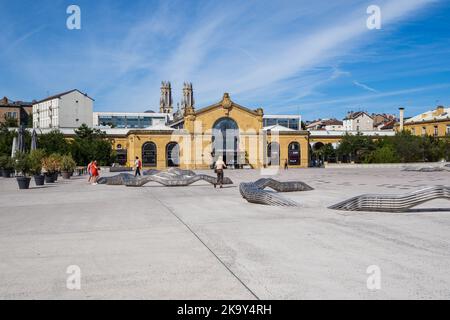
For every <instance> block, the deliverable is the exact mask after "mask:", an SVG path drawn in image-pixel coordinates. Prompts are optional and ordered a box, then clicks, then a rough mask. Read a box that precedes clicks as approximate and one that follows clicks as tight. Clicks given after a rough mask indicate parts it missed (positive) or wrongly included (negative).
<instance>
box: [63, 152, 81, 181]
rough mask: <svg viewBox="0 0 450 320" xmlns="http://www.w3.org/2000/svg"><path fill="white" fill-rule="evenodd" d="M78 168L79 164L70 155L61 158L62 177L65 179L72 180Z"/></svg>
mask: <svg viewBox="0 0 450 320" xmlns="http://www.w3.org/2000/svg"><path fill="white" fill-rule="evenodd" d="M76 167H77V164H76V162H75V160H73V158H72V157H71V156H70V155H65V156H62V157H61V175H62V177H63V179H70V177H71V176H72V173H73V171H74V170H75V168H76Z"/></svg>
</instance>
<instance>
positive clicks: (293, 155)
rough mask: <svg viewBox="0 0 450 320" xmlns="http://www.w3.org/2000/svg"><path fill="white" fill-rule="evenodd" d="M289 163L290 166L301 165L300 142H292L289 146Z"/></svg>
mask: <svg viewBox="0 0 450 320" xmlns="http://www.w3.org/2000/svg"><path fill="white" fill-rule="evenodd" d="M288 163H289V165H290V166H299V165H300V143H298V142H291V143H290V144H289V147H288Z"/></svg>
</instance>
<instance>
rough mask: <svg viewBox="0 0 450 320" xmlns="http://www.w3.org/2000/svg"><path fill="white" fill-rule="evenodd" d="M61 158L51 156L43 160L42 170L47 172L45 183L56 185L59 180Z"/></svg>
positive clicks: (55, 155) (54, 155) (56, 155)
mask: <svg viewBox="0 0 450 320" xmlns="http://www.w3.org/2000/svg"><path fill="white" fill-rule="evenodd" d="M60 159H61V157H60V155H58V154H51V155H50V156H48V157H45V158H43V159H42V169H43V171H44V172H45V182H46V183H54V182H55V181H56V179H57V178H58V171H59V168H60V163H61V160H60Z"/></svg>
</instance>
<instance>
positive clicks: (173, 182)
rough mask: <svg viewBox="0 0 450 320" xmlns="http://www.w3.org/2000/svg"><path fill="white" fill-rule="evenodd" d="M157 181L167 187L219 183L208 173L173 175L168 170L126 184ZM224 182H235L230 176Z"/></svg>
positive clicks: (131, 185) (136, 185)
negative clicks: (196, 183) (202, 182)
mask: <svg viewBox="0 0 450 320" xmlns="http://www.w3.org/2000/svg"><path fill="white" fill-rule="evenodd" d="M152 181H153V182H157V183H159V184H162V185H164V186H166V187H184V186H188V185H191V184H193V183H195V182H197V181H206V182H209V183H211V184H216V183H217V178H215V177H211V176H208V175H206V174H196V175H194V176H187V175H173V174H172V175H171V174H168V173H166V172H161V173H158V174H155V175H152V176H145V177H140V178H135V179H133V180H128V181H127V182H126V183H125V185H126V186H127V187H142V186H144V185H145V184H147V183H149V182H152ZM223 184H233V181H231V179H230V178H228V177H225V178H223Z"/></svg>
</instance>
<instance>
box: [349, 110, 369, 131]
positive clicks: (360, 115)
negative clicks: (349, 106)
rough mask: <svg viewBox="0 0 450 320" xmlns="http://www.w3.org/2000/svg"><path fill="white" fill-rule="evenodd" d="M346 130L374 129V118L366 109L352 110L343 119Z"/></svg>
mask: <svg viewBox="0 0 450 320" xmlns="http://www.w3.org/2000/svg"><path fill="white" fill-rule="evenodd" d="M343 127H344V131H373V119H372V117H371V116H369V115H368V114H367V113H366V112H364V111H358V112H350V113H349V114H348V115H347V117H345V118H344V121H343Z"/></svg>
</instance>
